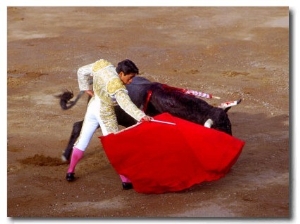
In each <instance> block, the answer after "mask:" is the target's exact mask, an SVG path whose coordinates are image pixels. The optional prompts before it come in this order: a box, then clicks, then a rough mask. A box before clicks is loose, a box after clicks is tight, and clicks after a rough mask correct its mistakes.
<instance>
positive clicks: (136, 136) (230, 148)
mask: <svg viewBox="0 0 300 224" xmlns="http://www.w3.org/2000/svg"><path fill="white" fill-rule="evenodd" d="M155 119H157V120H162V121H168V122H173V123H176V125H169V124H161V123H155V122H143V123H141V124H139V125H136V126H134V127H131V128H128V129H126V130H124V131H121V132H119V133H116V134H110V135H107V136H101V137H99V138H100V139H101V143H102V146H103V148H104V150H105V152H106V154H107V157H108V159H109V161H110V162H111V164H112V166H113V167H114V168H115V170H116V171H117V172H118V174H122V175H125V176H126V177H128V178H129V179H130V180H131V181H132V184H133V187H134V189H135V190H136V191H137V192H140V193H164V192H174V191H181V190H184V189H187V188H189V187H191V186H193V185H195V184H199V183H201V182H204V181H214V180H218V179H220V178H221V177H223V176H224V175H225V174H226V173H227V172H228V171H229V169H230V168H231V167H232V165H233V164H234V163H235V162H236V160H237V159H238V157H239V155H240V153H241V151H242V148H243V146H244V144H245V142H244V141H242V140H239V139H237V138H235V137H233V136H230V135H228V134H226V133H223V132H220V131H217V130H214V129H209V128H206V127H204V126H201V125H198V124H195V123H192V122H189V121H186V120H183V119H180V118H177V117H174V116H172V115H170V114H168V113H164V114H160V115H158V116H156V117H155Z"/></svg>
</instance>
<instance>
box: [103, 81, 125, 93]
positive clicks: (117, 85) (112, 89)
mask: <svg viewBox="0 0 300 224" xmlns="http://www.w3.org/2000/svg"><path fill="white" fill-rule="evenodd" d="M125 89H126V87H125V85H124V84H123V82H122V81H121V80H120V79H119V78H113V79H111V80H110V81H109V82H108V83H107V92H108V93H109V94H115V93H116V92H117V91H119V90H125Z"/></svg>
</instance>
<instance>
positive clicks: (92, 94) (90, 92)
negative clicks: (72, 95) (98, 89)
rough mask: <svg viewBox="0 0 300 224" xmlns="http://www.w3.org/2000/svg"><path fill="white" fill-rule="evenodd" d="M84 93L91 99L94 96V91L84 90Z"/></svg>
mask: <svg viewBox="0 0 300 224" xmlns="http://www.w3.org/2000/svg"><path fill="white" fill-rule="evenodd" d="M85 93H86V94H88V95H90V96H91V97H93V96H94V91H93V90H86V91H85Z"/></svg>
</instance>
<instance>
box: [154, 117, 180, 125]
mask: <svg viewBox="0 0 300 224" xmlns="http://www.w3.org/2000/svg"><path fill="white" fill-rule="evenodd" d="M150 121H151V122H152V121H153V122H156V123H162V124H170V125H176V124H175V123H172V122H167V121H160V120H155V119H153V118H152V119H151V120H150Z"/></svg>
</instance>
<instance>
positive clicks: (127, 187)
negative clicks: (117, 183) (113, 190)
mask: <svg viewBox="0 0 300 224" xmlns="http://www.w3.org/2000/svg"><path fill="white" fill-rule="evenodd" d="M122 187H123V190H130V189H132V188H133V185H132V183H125V182H123V183H122Z"/></svg>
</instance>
